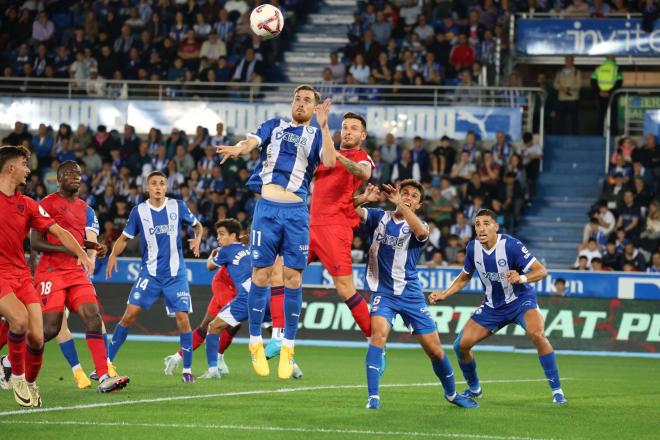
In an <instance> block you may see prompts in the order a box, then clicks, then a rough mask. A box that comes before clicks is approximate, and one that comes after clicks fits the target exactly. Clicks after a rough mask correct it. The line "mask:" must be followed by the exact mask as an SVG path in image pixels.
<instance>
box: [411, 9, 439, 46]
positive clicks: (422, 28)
mask: <svg viewBox="0 0 660 440" xmlns="http://www.w3.org/2000/svg"><path fill="white" fill-rule="evenodd" d="M413 33H415V34H417V36H418V37H419V39H420V40H421V41H422V43H423V44H424V45H427V44H429V43H431V41H433V37H434V35H435V31H434V30H433V27H432V26H429V25H428V23H427V22H426V16H425V15H420V16H419V18H418V19H417V26H415V28H414V29H413Z"/></svg>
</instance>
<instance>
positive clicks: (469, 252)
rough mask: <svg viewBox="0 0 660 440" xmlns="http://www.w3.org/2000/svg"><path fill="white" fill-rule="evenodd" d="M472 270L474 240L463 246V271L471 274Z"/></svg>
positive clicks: (473, 268)
mask: <svg viewBox="0 0 660 440" xmlns="http://www.w3.org/2000/svg"><path fill="white" fill-rule="evenodd" d="M474 270H475V267H474V241H470V242H468V244H467V246H465V263H464V264H463V272H465V273H466V274H468V275H472V272H474Z"/></svg>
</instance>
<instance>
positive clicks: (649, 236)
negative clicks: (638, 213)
mask: <svg viewBox="0 0 660 440" xmlns="http://www.w3.org/2000/svg"><path fill="white" fill-rule="evenodd" d="M640 238H641V241H640V246H641V247H642V248H643V249H645V250H647V251H653V250H655V249H657V248H658V244H659V243H660V202H659V201H658V200H653V201H652V202H651V203H650V204H649V209H648V213H647V214H646V219H645V223H644V228H643V231H642V233H641V234H640Z"/></svg>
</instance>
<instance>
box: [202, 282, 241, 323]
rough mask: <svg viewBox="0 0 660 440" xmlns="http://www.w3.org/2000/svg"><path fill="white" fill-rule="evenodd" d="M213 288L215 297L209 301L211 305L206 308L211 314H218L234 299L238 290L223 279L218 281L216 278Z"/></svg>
mask: <svg viewBox="0 0 660 440" xmlns="http://www.w3.org/2000/svg"><path fill="white" fill-rule="evenodd" d="M211 290H212V291H213V297H212V298H211V301H210V302H209V306H208V307H207V308H206V313H208V314H209V316H218V313H220V310H222V308H223V307H224V306H226V305H227V304H229V303H230V302H231V300H232V299H234V297H235V296H236V293H237V292H236V289H234V288H233V286H232V287H230V286H227V285H226V284H224V283H223V282H222V281H216V279H215V278H214V279H213V283H212V284H211Z"/></svg>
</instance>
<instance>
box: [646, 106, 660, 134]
mask: <svg viewBox="0 0 660 440" xmlns="http://www.w3.org/2000/svg"><path fill="white" fill-rule="evenodd" d="M646 133H653V134H654V135H655V137H656V139H660V110H646V111H645V112H644V134H646Z"/></svg>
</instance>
